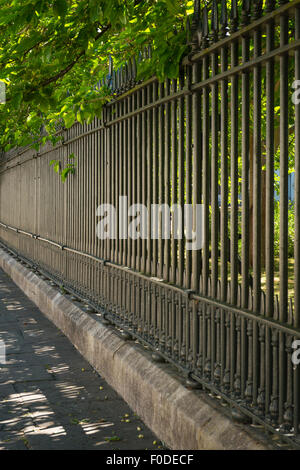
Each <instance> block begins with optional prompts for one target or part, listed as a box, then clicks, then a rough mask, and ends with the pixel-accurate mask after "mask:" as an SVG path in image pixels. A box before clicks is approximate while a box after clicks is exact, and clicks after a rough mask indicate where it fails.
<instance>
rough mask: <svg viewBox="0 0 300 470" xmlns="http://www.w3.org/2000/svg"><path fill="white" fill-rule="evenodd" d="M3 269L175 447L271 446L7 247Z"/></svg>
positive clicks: (1, 253) (2, 255)
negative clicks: (37, 272) (54, 286)
mask: <svg viewBox="0 0 300 470" xmlns="http://www.w3.org/2000/svg"><path fill="white" fill-rule="evenodd" d="M0 266H1V268H2V269H3V270H4V271H5V272H6V273H7V274H8V275H9V276H10V277H11V278H12V280H13V281H14V282H15V283H16V284H17V285H18V286H19V287H20V288H21V289H22V290H23V292H24V293H25V294H26V295H27V296H28V297H29V298H30V299H31V300H32V301H33V302H34V303H35V304H36V305H37V306H38V307H39V309H40V310H41V311H42V312H43V313H44V314H45V315H46V316H47V317H48V318H49V319H50V320H51V321H52V322H53V323H54V324H55V325H56V326H57V327H58V328H59V329H60V330H61V331H62V332H63V333H64V334H65V335H66V336H67V337H68V338H69V339H70V341H71V342H72V343H73V345H74V346H75V347H76V348H77V349H78V351H79V352H80V353H81V354H82V355H83V356H84V357H85V358H86V359H87V360H88V361H89V362H90V364H91V365H92V366H93V367H94V368H95V369H96V370H97V371H98V372H99V373H100V374H101V375H102V376H103V377H104V378H105V380H106V381H107V382H108V383H109V384H110V385H111V386H112V387H113V388H114V389H115V390H116V391H117V392H118V393H119V394H120V395H121V396H122V397H123V399H124V400H125V401H126V402H127V403H128V404H129V406H130V407H131V408H132V409H133V410H134V412H135V413H137V414H138V415H139V416H140V417H141V418H142V420H143V421H144V422H145V424H146V425H148V426H149V427H150V428H151V429H152V430H153V432H154V433H155V434H156V435H157V436H158V437H159V438H160V439H161V440H162V441H164V442H165V444H166V445H167V446H168V447H170V448H171V449H176V450H180V449H185V450H196V449H203V450H212V449H223V450H232V449H247V450H250V449H252V450H262V449H268V448H270V447H269V446H268V444H267V443H266V441H264V440H263V437H262V436H260V435H258V434H256V432H255V431H252V430H251V428H250V427H248V428H247V427H246V426H244V425H241V424H237V423H234V422H232V421H231V419H230V417H229V416H227V415H226V412H224V411H223V410H222V409H221V408H222V407H221V406H219V405H218V404H217V403H215V402H214V401H212V400H211V399H210V398H209V397H208V396H206V395H205V394H204V393H203V392H201V391H195V390H188V389H187V388H186V387H185V386H184V385H183V379H182V378H181V377H180V376H179V375H178V374H177V373H176V370H175V369H174V370H173V368H172V367H171V366H169V365H168V364H157V363H153V362H152V360H151V354H150V353H149V352H148V351H146V350H144V348H142V347H141V346H140V345H139V344H137V343H135V342H133V341H125V340H124V339H122V338H121V337H120V336H119V335H118V334H117V332H116V331H115V330H114V329H113V328H110V327H107V326H104V325H103V324H102V323H101V321H100V319H99V318H98V317H97V316H95V315H94V316H93V315H90V314H88V313H86V312H84V311H83V310H81V309H80V308H79V307H78V306H77V305H75V304H74V303H73V302H72V301H70V300H69V299H68V297H67V296H64V295H62V294H61V293H59V292H58V290H57V289H55V288H53V287H51V286H50V285H49V284H48V283H47V282H45V281H43V280H42V279H40V278H39V277H38V276H37V275H36V274H34V273H33V272H32V271H30V270H29V269H28V268H26V267H24V266H23V265H22V264H20V263H19V262H18V261H16V260H15V259H14V258H12V257H11V256H10V255H8V254H7V253H6V252H4V251H3V250H2V249H0Z"/></svg>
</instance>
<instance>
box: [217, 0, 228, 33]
mask: <svg viewBox="0 0 300 470" xmlns="http://www.w3.org/2000/svg"><path fill="white" fill-rule="evenodd" d="M227 32H228V15H227V4H226V0H222V2H221V16H220V33H219V38H220V39H223V38H225V37H226V35H227Z"/></svg>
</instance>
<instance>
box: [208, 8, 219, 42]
mask: <svg viewBox="0 0 300 470" xmlns="http://www.w3.org/2000/svg"><path fill="white" fill-rule="evenodd" d="M218 31H219V12H218V4H217V0H213V3H212V13H211V29H210V34H209V39H210V43H211V44H213V43H214V42H216V41H217V40H218Z"/></svg>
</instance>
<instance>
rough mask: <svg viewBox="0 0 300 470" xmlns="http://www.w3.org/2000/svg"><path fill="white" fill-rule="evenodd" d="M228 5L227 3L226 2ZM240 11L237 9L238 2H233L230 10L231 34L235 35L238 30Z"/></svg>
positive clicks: (232, 0) (234, 0) (233, 0)
mask: <svg viewBox="0 0 300 470" xmlns="http://www.w3.org/2000/svg"><path fill="white" fill-rule="evenodd" d="M224 3H225V4H226V1H225V0H224ZM238 24H239V20H238V9H237V0H231V10H230V32H231V33H234V32H235V31H236V30H237V29H238Z"/></svg>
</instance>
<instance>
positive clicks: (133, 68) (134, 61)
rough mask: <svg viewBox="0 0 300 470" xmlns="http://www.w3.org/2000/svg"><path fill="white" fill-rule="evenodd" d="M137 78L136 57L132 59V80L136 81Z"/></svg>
mask: <svg viewBox="0 0 300 470" xmlns="http://www.w3.org/2000/svg"><path fill="white" fill-rule="evenodd" d="M136 76H137V66H136V60H135V57H134V56H133V57H132V78H133V79H134V80H135V79H136Z"/></svg>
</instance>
